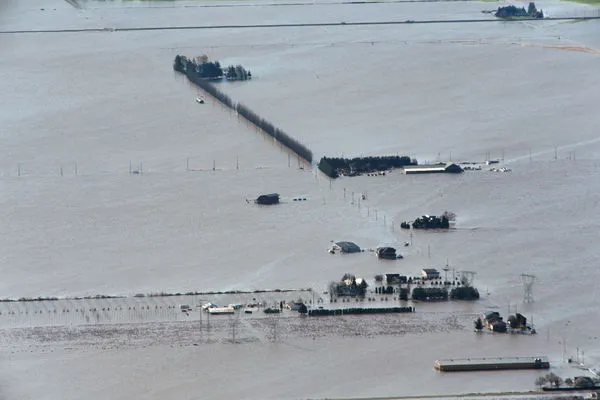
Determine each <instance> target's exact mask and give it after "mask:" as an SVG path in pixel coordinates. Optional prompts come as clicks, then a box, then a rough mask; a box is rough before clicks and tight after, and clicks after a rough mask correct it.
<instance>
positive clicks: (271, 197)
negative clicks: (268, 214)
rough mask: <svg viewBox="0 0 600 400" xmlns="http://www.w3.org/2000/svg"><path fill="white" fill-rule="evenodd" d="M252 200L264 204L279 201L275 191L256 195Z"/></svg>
mask: <svg viewBox="0 0 600 400" xmlns="http://www.w3.org/2000/svg"><path fill="white" fill-rule="evenodd" d="M254 202H255V203H256V204H265V205H271V204H277V203H279V194H277V193H270V194H261V195H260V196H258V197H257V198H256V200H254Z"/></svg>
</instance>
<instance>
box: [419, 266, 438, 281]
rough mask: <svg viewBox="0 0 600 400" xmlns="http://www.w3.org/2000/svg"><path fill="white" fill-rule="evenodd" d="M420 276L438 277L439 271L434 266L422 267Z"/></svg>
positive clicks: (426, 277)
mask: <svg viewBox="0 0 600 400" xmlns="http://www.w3.org/2000/svg"><path fill="white" fill-rule="evenodd" d="M421 277H422V278H423V279H440V271H438V270H437V269H435V268H423V269H422V270H421Z"/></svg>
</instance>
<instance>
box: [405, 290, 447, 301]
mask: <svg viewBox="0 0 600 400" xmlns="http://www.w3.org/2000/svg"><path fill="white" fill-rule="evenodd" d="M412 299H413V300H448V290H446V289H445V288H423V287H416V288H414V289H413V291H412Z"/></svg>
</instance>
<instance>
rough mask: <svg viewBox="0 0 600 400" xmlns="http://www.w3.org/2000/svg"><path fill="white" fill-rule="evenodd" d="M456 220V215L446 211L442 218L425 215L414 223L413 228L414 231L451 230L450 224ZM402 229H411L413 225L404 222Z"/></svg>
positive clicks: (401, 224)
mask: <svg viewBox="0 0 600 400" xmlns="http://www.w3.org/2000/svg"><path fill="white" fill-rule="evenodd" d="M455 220H456V214H454V213H453V212H449V211H444V213H443V214H442V215H441V216H440V217H438V216H436V215H423V216H422V217H419V218H416V219H415V220H414V221H413V222H412V227H413V228H414V229H448V228H450V222H453V221H455ZM400 228H402V229H410V228H411V223H410V222H406V221H404V222H402V223H400Z"/></svg>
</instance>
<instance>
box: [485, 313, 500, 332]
mask: <svg viewBox="0 0 600 400" xmlns="http://www.w3.org/2000/svg"><path fill="white" fill-rule="evenodd" d="M482 320H483V324H484V325H485V326H486V327H487V328H488V329H489V330H490V331H492V332H502V333H504V332H506V322H504V321H503V320H502V317H501V316H500V313H498V312H496V311H491V312H487V313H485V314H483V315H482Z"/></svg>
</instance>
